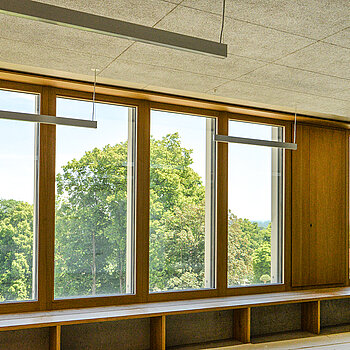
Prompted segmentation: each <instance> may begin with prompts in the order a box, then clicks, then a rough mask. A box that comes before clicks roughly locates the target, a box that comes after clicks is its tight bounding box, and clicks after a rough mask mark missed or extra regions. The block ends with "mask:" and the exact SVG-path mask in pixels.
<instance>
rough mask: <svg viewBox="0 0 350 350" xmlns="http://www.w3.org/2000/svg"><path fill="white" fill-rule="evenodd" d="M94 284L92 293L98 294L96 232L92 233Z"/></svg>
mask: <svg viewBox="0 0 350 350" xmlns="http://www.w3.org/2000/svg"><path fill="white" fill-rule="evenodd" d="M91 270H92V286H91V294H92V295H96V240H95V232H93V233H92V268H91Z"/></svg>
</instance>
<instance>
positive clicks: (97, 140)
mask: <svg viewBox="0 0 350 350" xmlns="http://www.w3.org/2000/svg"><path fill="white" fill-rule="evenodd" d="M35 107H36V103H35V96H34V95H30V94H22V93H21V94H18V93H13V92H5V91H0V109H2V110H11V111H23V112H29V113H34V112H35ZM91 114H92V103H91V102H82V101H74V100H68V99H59V100H58V102H57V115H58V116H61V117H71V118H83V119H91ZM96 119H97V121H98V129H97V130H94V129H84V128H75V127H66V126H58V127H57V160H56V164H57V166H56V172H57V171H59V169H60V167H61V166H62V165H64V164H66V163H67V161H69V160H71V159H73V158H78V159H79V158H80V157H81V156H82V155H83V154H84V152H85V151H86V150H91V149H92V148H94V147H99V148H101V147H103V146H105V145H107V144H111V145H113V144H115V143H119V142H121V141H126V140H127V130H128V129H127V128H128V108H127V107H123V106H115V105H108V104H96ZM205 119H206V118H204V117H196V116H188V115H180V114H175V113H167V112H159V111H153V112H152V115H151V133H152V135H153V136H154V137H155V138H157V139H158V138H161V137H163V136H165V135H166V134H169V133H173V132H179V134H180V137H181V140H182V145H183V147H185V148H189V149H192V150H193V153H192V157H193V160H194V163H193V165H192V167H193V169H194V170H195V171H196V172H198V173H199V174H200V176H201V177H202V178H203V179H204V176H205ZM0 125H1V137H0V198H13V199H17V200H25V201H27V202H29V203H33V191H34V186H33V183H34V176H33V174H34V128H35V125H34V124H32V123H26V122H15V121H6V120H0ZM271 129H272V128H271V127H270V126H264V125H257V124H255V125H252V124H248V123H241V122H230V135H232V136H240V137H251V138H258V139H271ZM270 197H271V150H270V149H269V148H264V147H257V146H247V145H236V144H230V145H229V208H230V209H231V210H232V211H233V212H234V213H235V214H236V215H238V216H239V217H244V218H249V219H252V220H270V218H271V198H270Z"/></svg>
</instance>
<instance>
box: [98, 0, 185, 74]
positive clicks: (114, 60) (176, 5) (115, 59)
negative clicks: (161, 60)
mask: <svg viewBox="0 0 350 350" xmlns="http://www.w3.org/2000/svg"><path fill="white" fill-rule="evenodd" d="M184 1H185V0H182V1H181V2H180V3H179V4H174V5H175V6H174V7H173V8H172V9H171V10H170V11H169V12H168V13H167V14H166V15H164V16H163V17H162V18H161V19H159V20H158V21H157V22H156V23H155V24H153V25H152V28H154V26H156V25H157V24H158V23H159V22H160V21H161V20H163V19H164V18H165V17H166V16H168V14H170V13H171V12H173V11H174V10H175V9H176V8H177V7H178V6H179V5H180V4H181V3H182V2H184ZM171 4H173V3H171ZM134 44H135V41H134V42H133V43H132V44H131V45H129V46H128V47H127V48H126V49H125V50H123V51H122V52H121V53H120V54H119V55H117V57H115V58H114V59H113V60H112V61H111V62H110V63H109V64H108V65H107V66H106V67H104V68H103V69H102V70H101V71H100V72H99V74H98V75H101V74H102V73H103V72H104V71H105V70H106V69H108V68H109V67H110V66H111V65H112V64H113V63H114V62H116V61H117V60H118V59H119V58H120V57H121V56H122V55H123V54H124V53H125V52H127V51H128V50H129V49H130V47H131V46H133V45H134Z"/></svg>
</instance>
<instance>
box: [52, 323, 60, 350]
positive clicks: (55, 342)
mask: <svg viewBox="0 0 350 350" xmlns="http://www.w3.org/2000/svg"><path fill="white" fill-rule="evenodd" d="M60 349H61V326H55V327H50V350H60Z"/></svg>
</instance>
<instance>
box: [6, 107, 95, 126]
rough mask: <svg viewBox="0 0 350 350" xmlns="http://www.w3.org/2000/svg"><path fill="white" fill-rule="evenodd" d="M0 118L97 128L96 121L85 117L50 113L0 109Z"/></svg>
mask: <svg viewBox="0 0 350 350" xmlns="http://www.w3.org/2000/svg"><path fill="white" fill-rule="evenodd" d="M0 119H8V120H19V121H25V122H33V123H44V124H54V125H66V126H78V127H82V128H92V129H96V128H97V122H96V121H92V120H85V119H74V118H61V117H54V116H51V115H42V114H31V113H20V112H8V111H0Z"/></svg>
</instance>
